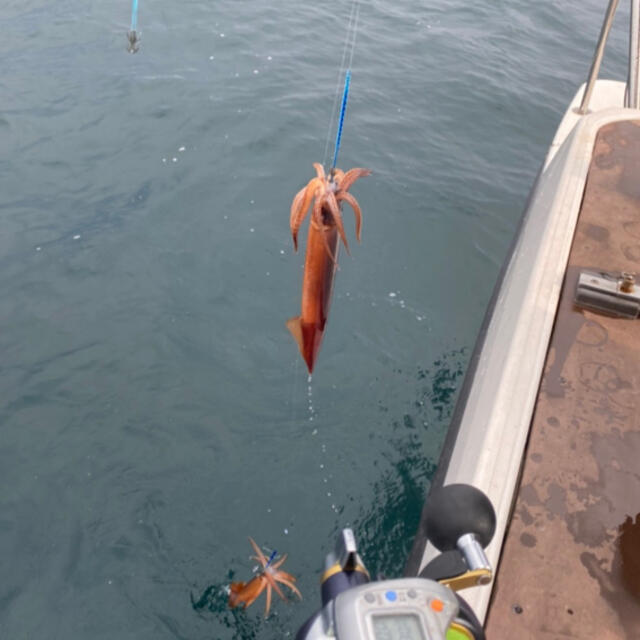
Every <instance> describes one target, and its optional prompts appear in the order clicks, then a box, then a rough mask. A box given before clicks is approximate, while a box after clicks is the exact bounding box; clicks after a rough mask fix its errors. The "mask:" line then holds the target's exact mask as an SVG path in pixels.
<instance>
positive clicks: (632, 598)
mask: <svg viewBox="0 0 640 640" xmlns="http://www.w3.org/2000/svg"><path fill="white" fill-rule="evenodd" d="M585 268H589V269H594V270H602V271H618V272H620V271H626V272H632V273H633V272H637V273H640V120H637V121H633V122H632V121H622V122H615V123H612V124H608V125H606V126H604V127H602V128H601V129H600V131H599V133H598V136H597V139H596V143H595V147H594V151H593V157H592V161H591V165H590V168H589V174H588V179H587V185H586V189H585V192H584V199H583V202H582V207H581V210H580V217H579V221H578V226H577V230H576V234H575V237H574V243H573V246H572V249H571V254H570V258H569V265H568V268H567V273H566V276H565V281H564V285H563V291H562V297H561V301H560V305H559V308H558V313H557V317H556V323H555V326H554V330H553V335H552V338H551V343H550V348H549V351H548V354H547V360H546V363H545V369H544V375H543V379H542V383H541V385H540V390H539V393H538V398H537V402H536V409H535V413H534V417H533V421H532V425H531V432H530V435H529V441H528V445H527V450H526V457H525V461H524V464H523V469H522V478H521V483H520V487H519V491H518V495H517V499H516V502H515V505H514V513H513V518H512V520H511V523H510V525H509V530H508V533H507V537H506V538H505V542H504V546H503V550H502V555H501V559H500V566H499V568H498V573H497V576H496V579H495V588H494V593H493V597H492V601H491V605H490V609H489V615H488V619H487V625H486V634H487V638H488V640H500V639H502V638H512V637H513V638H515V637H517V638H519V639H520V640H528V639H534V638H535V639H551V638H554V639H555V638H557V639H560V638H600V639H601V640H607V639H613V638H616V639H617V638H640V320H627V319H621V318H613V317H607V316H604V315H600V314H597V313H592V312H589V311H584V310H579V309H578V308H577V307H575V306H574V305H573V296H574V291H575V286H576V282H577V277H578V273H579V271H580V270H581V269H585ZM638 280H639V281H640V278H638Z"/></svg>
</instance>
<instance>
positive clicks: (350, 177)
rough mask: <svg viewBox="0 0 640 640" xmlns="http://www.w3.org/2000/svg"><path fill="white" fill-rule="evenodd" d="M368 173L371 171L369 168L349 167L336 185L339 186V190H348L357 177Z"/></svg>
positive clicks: (362, 176)
mask: <svg viewBox="0 0 640 640" xmlns="http://www.w3.org/2000/svg"><path fill="white" fill-rule="evenodd" d="M370 175H371V171H370V170H369V169H362V168H360V167H356V168H355V169H349V171H347V173H345V174H344V176H343V178H342V180H340V182H339V183H338V187H339V188H340V191H349V189H350V188H351V186H352V185H353V183H354V182H355V181H356V180H357V179H358V178H364V177H366V176H370Z"/></svg>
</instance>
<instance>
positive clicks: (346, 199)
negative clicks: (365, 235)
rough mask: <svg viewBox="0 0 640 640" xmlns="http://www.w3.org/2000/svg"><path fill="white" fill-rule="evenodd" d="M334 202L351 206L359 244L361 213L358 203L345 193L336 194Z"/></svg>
mask: <svg viewBox="0 0 640 640" xmlns="http://www.w3.org/2000/svg"><path fill="white" fill-rule="evenodd" d="M336 200H337V201H338V202H341V201H343V200H344V202H346V203H348V204H350V205H351V208H352V209H353V213H354V214H355V216H356V240H357V241H358V242H360V230H361V229H362V211H361V210H360V205H359V204H358V201H357V200H356V199H355V198H354V197H353V196H352V195H351V194H350V193H347V192H346V191H339V192H338V193H337V194H336Z"/></svg>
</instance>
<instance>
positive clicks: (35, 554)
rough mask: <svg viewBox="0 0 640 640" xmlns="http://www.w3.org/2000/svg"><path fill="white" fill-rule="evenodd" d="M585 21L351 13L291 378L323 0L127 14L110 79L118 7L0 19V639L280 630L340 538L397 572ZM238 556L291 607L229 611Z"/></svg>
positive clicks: (516, 1) (466, 12) (332, 72)
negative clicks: (311, 317) (288, 582)
mask: <svg viewBox="0 0 640 640" xmlns="http://www.w3.org/2000/svg"><path fill="white" fill-rule="evenodd" d="M604 5H605V3H604V2H600V1H596V0H587V1H586V2H585V1H582V2H578V1H577V0H568V1H565V2H557V1H556V0H541V1H540V2H537V3H531V2H524V1H523V0H513V1H510V2H506V1H505V2H495V1H494V2H488V1H481V2H476V3H465V2H461V1H460V0H445V1H444V2H438V3H435V2H426V3H423V2H415V1H414V0H406V1H405V0H401V1H400V2H398V1H396V2H386V1H382V0H374V1H371V2H365V1H364V0H362V2H361V9H360V20H359V25H358V33H357V42H356V48H355V52H354V60H353V67H352V73H353V76H352V85H351V93H350V97H349V106H348V111H347V117H346V121H345V128H344V132H343V139H342V148H341V152H340V162H339V164H340V166H341V167H342V168H344V169H348V168H350V167H352V166H362V167H367V168H370V169H371V170H372V175H371V177H368V178H364V179H362V180H360V181H359V182H358V183H357V184H356V185H355V186H354V187H353V194H354V195H355V196H356V197H357V199H358V201H359V202H360V205H361V207H362V210H363V219H364V220H363V233H362V243H361V244H360V245H358V244H357V243H356V242H355V239H354V232H353V229H354V227H353V220H352V218H350V217H349V212H345V214H346V220H347V233H348V234H349V237H350V238H351V247H352V252H351V253H352V255H351V257H349V256H347V255H346V254H345V253H344V252H343V253H342V254H341V258H340V270H339V271H338V273H337V275H336V281H335V290H334V297H333V305H332V309H331V315H330V319H329V324H328V327H327V331H326V334H325V338H324V343H323V346H322V350H321V352H320V356H319V359H318V362H317V365H316V369H315V371H314V376H313V380H312V381H311V382H309V381H308V379H307V372H306V369H305V366H304V363H303V362H302V360H301V358H300V356H299V354H298V352H297V348H296V345H295V343H294V342H293V340H292V339H291V336H290V335H289V334H288V332H287V331H286V329H285V326H284V323H285V321H286V319H287V318H289V317H291V316H294V315H296V314H297V313H299V305H300V292H301V279H302V266H303V254H302V253H299V254H295V253H294V252H293V248H292V244H291V237H290V232H289V227H288V224H289V220H288V219H289V207H290V204H291V199H292V197H293V195H294V194H295V193H296V192H297V191H298V189H300V188H301V187H302V186H303V185H304V184H305V183H306V182H307V181H308V180H309V179H310V178H311V177H312V175H313V169H312V163H313V162H318V161H322V156H323V153H324V149H325V144H326V141H327V136H328V133H329V130H330V127H331V112H332V106H333V102H334V99H335V97H336V89H337V86H338V85H337V82H338V72H339V67H340V62H341V58H342V51H343V46H344V42H345V37H346V35H347V25H348V18H349V13H350V9H351V3H350V2H344V1H337V0H328V1H327V2H324V3H322V4H314V3H300V2H294V1H293V0H277V1H276V2H272V3H266V2H258V1H257V0H249V1H246V2H238V1H231V0H222V1H221V2H208V1H205V0H184V1H181V2H179V3H177V2H168V1H167V0H154V1H153V2H152V1H151V0H149V2H145V0H140V4H139V14H138V28H139V30H140V32H141V36H142V39H141V43H140V50H139V52H138V53H137V54H135V55H131V54H129V53H127V51H126V46H127V39H126V32H127V30H128V28H129V22H130V18H131V6H130V4H129V3H128V2H117V3H115V2H110V3H104V2H101V3H96V2H94V3H87V2H85V3H81V2H79V1H77V0H57V1H56V2H55V3H52V2H44V1H42V0H23V1H21V2H18V1H16V0H5V1H4V2H3V3H2V4H1V5H0V27H1V29H2V34H3V37H2V38H1V39H0V60H1V61H2V64H1V65H0V287H1V291H2V296H1V298H0V353H1V354H2V360H1V362H0V575H1V576H2V580H0V638H3V639H5V638H6V639H7V640H32V639H33V640H40V639H44V640H57V639H60V640H63V639H64V640H87V639H105V640H106V639H109V640H111V639H113V638H118V639H119V640H127V639H136V640H146V639H149V640H151V639H153V640H161V639H165V638H166V639H169V638H179V639H185V640H186V639H188V640H213V639H221V640H226V639H229V638H236V639H239V640H244V639H248V638H261V639H262V638H264V639H271V638H283V637H284V638H286V637H293V636H294V635H295V631H296V630H297V628H298V627H299V626H300V625H301V624H302V622H303V621H304V620H305V619H306V618H307V617H308V616H309V615H311V614H312V613H313V612H314V610H315V609H316V608H317V607H318V605H319V586H318V580H319V576H320V571H321V567H322V561H323V557H324V555H325V554H326V553H327V552H328V551H329V550H330V549H331V548H332V547H333V542H334V539H335V536H336V534H337V532H338V531H339V530H340V528H341V527H343V526H351V527H353V529H354V530H355V532H356V535H357V537H358V539H359V541H360V544H361V552H362V555H363V557H364V560H365V562H366V563H367V565H368V566H369V568H370V570H371V572H372V573H373V574H374V575H377V574H379V573H383V574H385V575H386V576H387V577H395V576H399V575H401V573H402V569H403V565H404V561H405V559H406V555H407V553H408V550H409V549H410V547H411V543H412V540H413V535H414V533H415V529H416V526H417V523H418V519H419V515H420V510H421V508H422V503H423V500H424V496H425V491H426V490H427V489H428V486H429V481H430V478H431V477H432V475H433V472H434V470H435V465H436V462H437V458H438V455H439V451H440V448H441V446H442V442H443V439H444V435H445V433H446V429H447V425H448V420H449V418H450V415H451V412H452V409H453V404H454V402H455V399H456V393H457V390H458V389H459V387H460V384H461V381H462V379H463V376H464V372H465V370H466V366H467V362H468V360H469V357H470V354H471V351H472V348H473V344H474V341H475V338H476V335H477V333H478V330H479V327H480V324H481V322H482V317H483V314H484V310H485V307H486V305H487V302H488V300H489V297H490V295H491V291H492V289H493V286H494V284H495V282H496V279H497V277H498V273H499V269H500V266H501V264H502V262H503V260H504V257H505V255H506V253H507V250H508V247H509V244H510V242H511V240H512V238H513V234H514V232H515V229H516V226H517V223H518V220H519V217H520V214H521V212H522V209H523V206H524V203H525V200H526V197H527V193H528V190H529V188H530V186H531V184H532V182H533V180H534V178H535V175H536V172H537V170H538V167H539V165H540V163H541V162H542V159H543V157H544V154H545V152H546V148H547V146H548V144H549V143H550V140H551V138H552V135H553V132H554V130H555V127H556V126H557V124H558V122H559V120H560V118H561V116H562V114H563V112H564V109H565V108H566V105H567V104H568V102H569V100H570V99H571V97H572V96H573V94H574V93H575V91H576V90H577V88H578V86H579V85H580V83H581V82H583V81H584V79H585V78H586V75H587V72H588V69H589V64H590V61H591V56H592V53H593V49H594V46H595V41H596V38H597V35H598V32H599V29H600V24H601V19H602V16H603V14H604V9H605V6H604ZM623 13H624V9H623ZM623 23H624V16H622V15H621V16H619V17H618V19H617V25H616V30H615V31H614V33H613V34H612V41H611V45H610V47H609V50H608V52H607V56H606V58H605V65H604V70H603V75H604V76H606V77H613V78H616V79H622V77H623V76H624V58H625V47H626V30H624V29H623V27H622V24H623ZM304 236H305V233H304V230H303V233H302V237H304ZM248 536H252V537H253V538H254V539H255V540H256V541H257V542H258V543H259V544H260V545H262V546H264V548H265V550H272V549H276V550H277V551H278V552H279V553H287V554H288V559H287V562H286V564H285V566H284V568H285V569H287V570H288V571H290V572H291V573H293V574H294V575H295V576H296V577H297V578H298V585H299V587H300V590H301V591H302V593H303V596H304V599H303V601H302V602H291V603H289V604H285V603H282V602H280V601H278V600H277V599H276V600H275V601H274V603H273V606H272V612H271V615H270V616H269V617H268V618H267V619H265V618H264V617H263V615H262V613H263V606H264V601H263V600H262V599H261V600H260V601H259V602H258V603H256V604H254V605H253V606H252V607H251V608H249V609H248V610H247V611H237V610H234V611H231V610H229V609H228V608H227V605H226V599H227V591H226V589H227V587H228V585H229V583H230V582H231V581H232V580H242V581H246V580H248V579H249V578H250V577H251V576H252V571H253V569H254V565H255V563H254V562H253V561H252V560H251V559H250V555H251V548H250V546H249V543H248V540H247V537H248Z"/></svg>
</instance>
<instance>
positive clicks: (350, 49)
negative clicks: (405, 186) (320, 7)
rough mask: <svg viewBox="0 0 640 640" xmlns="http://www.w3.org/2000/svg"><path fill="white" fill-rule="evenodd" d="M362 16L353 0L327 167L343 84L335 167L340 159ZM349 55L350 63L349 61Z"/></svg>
mask: <svg viewBox="0 0 640 640" xmlns="http://www.w3.org/2000/svg"><path fill="white" fill-rule="evenodd" d="M359 17H360V0H353V2H352V3H351V13H350V15H349V24H348V27H347V35H346V38H345V43H344V49H343V51H342V61H341V62H340V68H339V69H338V81H337V84H336V92H335V96H334V99H333V108H332V110H331V118H330V120H329V130H328V131H327V140H326V142H325V147H324V155H323V161H322V164H323V166H324V167H327V162H328V160H329V141H330V140H331V134H332V132H333V129H334V126H335V122H336V114H337V110H338V99H339V97H340V86H341V84H343V87H344V88H343V91H342V103H341V108H340V117H339V118H338V123H337V130H336V141H335V150H334V153H333V165H332V167H333V168H335V166H336V162H337V159H338V151H339V150H340V142H341V140H342V127H343V124H344V117H345V113H346V109H347V99H348V97H349V86H350V84H351V66H352V64H353V55H354V52H355V49H356V38H357V35H358V18H359ZM347 56H348V63H347ZM343 76H344V83H343Z"/></svg>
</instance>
